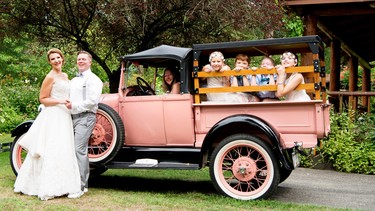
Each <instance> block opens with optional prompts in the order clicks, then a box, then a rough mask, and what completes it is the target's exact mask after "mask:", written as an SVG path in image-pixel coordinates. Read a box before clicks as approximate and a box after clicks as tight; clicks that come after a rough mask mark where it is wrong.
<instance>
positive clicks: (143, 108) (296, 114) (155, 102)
mask: <svg viewBox="0 0 375 211" xmlns="http://www.w3.org/2000/svg"><path fill="white" fill-rule="evenodd" d="M323 50H324V49H323V45H322V43H321V39H320V38H319V37H318V36H306V37H296V38H277V39H266V40H255V41H239V42H224V43H209V44H196V45H193V47H192V48H181V47H173V46H167V45H162V46H159V47H156V48H152V49H149V50H146V51H142V52H138V53H135V54H131V55H126V56H123V57H121V67H122V71H121V75H120V78H119V81H120V83H119V84H120V85H119V88H118V93H112V94H103V95H102V97H101V103H100V105H99V110H98V113H97V123H96V126H95V129H94V131H93V134H92V136H91V139H90V141H89V158H90V164H91V173H92V174H100V173H103V172H104V171H106V170H107V169H111V168H128V169H129V168H130V169H135V170H136V169H197V170H199V169H202V168H205V167H208V168H209V173H210V176H211V179H212V182H213V184H214V186H215V188H216V189H217V190H218V191H219V192H220V193H222V194H224V195H226V196H229V197H233V198H236V199H241V200H252V199H261V198H267V197H268V196H270V195H271V194H272V192H273V191H274V190H275V189H276V188H277V186H278V184H279V183H281V182H283V181H284V180H285V179H286V178H288V176H289V175H290V174H291V172H292V170H293V169H295V168H296V167H297V166H298V163H299V162H298V156H297V155H298V152H300V151H301V150H302V149H306V148H314V147H316V146H317V144H318V143H319V140H320V139H322V138H324V137H325V136H327V134H328V133H329V130H330V127H329V126H330V125H329V104H328V103H326V95H325V69H324V51H323ZM213 51H220V52H222V53H223V54H224V56H225V57H226V58H234V57H235V56H236V55H237V54H239V53H243V54H246V55H248V56H249V57H254V56H262V55H280V54H282V53H283V52H284V51H291V52H294V53H300V54H309V55H311V58H312V61H311V63H312V65H311V66H298V67H294V68H292V67H291V68H287V70H286V71H287V72H301V73H302V74H303V75H304V77H305V80H306V82H307V83H305V84H301V85H299V87H298V89H305V90H307V92H308V93H309V94H310V95H311V97H312V100H311V101H307V102H286V101H282V100H280V101H275V102H247V103H212V102H211V103H206V102H205V98H204V96H205V94H206V93H212V92H252V93H254V92H257V91H265V90H267V91H275V90H276V85H266V86H242V87H221V88H207V87H201V85H200V84H201V83H200V81H201V80H200V79H201V78H207V77H212V76H224V75H225V76H234V75H248V74H270V73H276V70H275V69H272V70H268V69H261V68H260V69H257V70H255V71H253V70H240V71H234V70H230V71H226V72H224V73H217V72H215V73H205V72H201V70H202V67H203V66H204V65H205V64H207V63H208V57H209V54H210V53H211V52H213ZM171 65H173V66H178V67H179V73H180V76H181V93H180V94H156V91H155V84H157V83H156V81H157V80H160V79H158V77H161V76H160V75H161V74H160V72H162V71H163V69H164V68H165V67H167V66H171ZM140 67H142V69H140ZM134 70H136V71H139V70H141V71H139V72H136V75H137V74H138V75H139V74H140V73H142V72H143V73H145V74H146V73H147V74H148V78H152V81H149V82H147V81H146V80H145V79H144V78H142V77H133V76H134V74H133V76H132V74H131V73H132V72H134ZM150 71H152V72H150ZM150 75H151V77H150ZM132 78H133V79H136V83H135V82H134V81H133V85H132V81H131V79H132ZM150 84H152V86H151V85H150ZM31 124H32V121H26V122H24V123H22V124H20V125H19V126H18V127H17V128H16V129H15V130H14V131H13V133H12V136H14V137H15V140H14V142H13V144H12V147H11V155H10V160H11V165H12V168H13V171H14V173H15V174H17V172H18V170H19V168H20V167H21V165H22V161H23V158H24V157H25V154H26V152H25V151H24V150H23V149H22V148H21V147H20V146H19V145H18V144H17V143H18V141H19V140H21V139H22V138H23V136H24V134H25V133H26V132H27V130H28V128H29V127H30V125H31Z"/></svg>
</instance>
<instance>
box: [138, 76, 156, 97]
mask: <svg viewBox="0 0 375 211" xmlns="http://www.w3.org/2000/svg"><path fill="white" fill-rule="evenodd" d="M137 84H138V87H139V89H140V90H141V91H142V92H143V94H145V95H155V91H154V90H153V89H152V88H151V86H150V84H148V83H147V82H146V81H145V80H144V79H143V78H141V77H137ZM150 92H151V94H150Z"/></svg>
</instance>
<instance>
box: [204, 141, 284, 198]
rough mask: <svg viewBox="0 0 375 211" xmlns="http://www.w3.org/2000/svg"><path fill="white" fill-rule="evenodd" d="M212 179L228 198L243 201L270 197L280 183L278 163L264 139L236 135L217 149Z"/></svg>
mask: <svg viewBox="0 0 375 211" xmlns="http://www.w3.org/2000/svg"><path fill="white" fill-rule="evenodd" d="M210 176H211V180H212V182H213V184H214V186H215V188H216V189H217V190H218V191H219V192H220V193H222V194H224V195H226V196H229V197H232V198H235V199H241V200H254V199H263V198H268V197H269V196H270V195H271V194H272V193H273V192H274V191H275V190H276V188H277V186H278V184H279V180H280V173H279V161H278V160H277V159H276V156H275V154H274V152H273V151H272V149H271V147H270V146H269V145H268V144H267V143H265V142H263V141H262V140H261V139H259V138H257V137H255V136H251V135H248V134H235V135H231V136H229V137H227V138H225V139H224V140H223V141H222V142H221V143H220V144H219V145H218V146H217V147H216V148H215V149H214V151H213V153H212V156H211V161H210Z"/></svg>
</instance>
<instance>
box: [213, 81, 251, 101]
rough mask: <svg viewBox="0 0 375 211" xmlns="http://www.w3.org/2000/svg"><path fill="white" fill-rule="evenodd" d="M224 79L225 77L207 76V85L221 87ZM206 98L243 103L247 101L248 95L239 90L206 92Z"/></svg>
mask: <svg viewBox="0 0 375 211" xmlns="http://www.w3.org/2000/svg"><path fill="white" fill-rule="evenodd" d="M224 80H225V77H209V78H207V87H209V88H212V87H223V86H224V84H225V83H224ZM207 100H208V101H210V102H221V103H245V102H249V95H247V94H246V93H241V92H236V93H232V92H223V93H207Z"/></svg>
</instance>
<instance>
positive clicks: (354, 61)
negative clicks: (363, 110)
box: [348, 55, 358, 111]
mask: <svg viewBox="0 0 375 211" xmlns="http://www.w3.org/2000/svg"><path fill="white" fill-rule="evenodd" d="M348 68H349V91H350V92H354V91H357V90H358V88H357V87H358V58H357V57H354V56H353V55H350V56H349V62H348ZM357 99H358V98H357V97H353V96H350V97H349V104H351V107H352V109H353V110H354V111H355V110H356V109H357Z"/></svg>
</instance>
